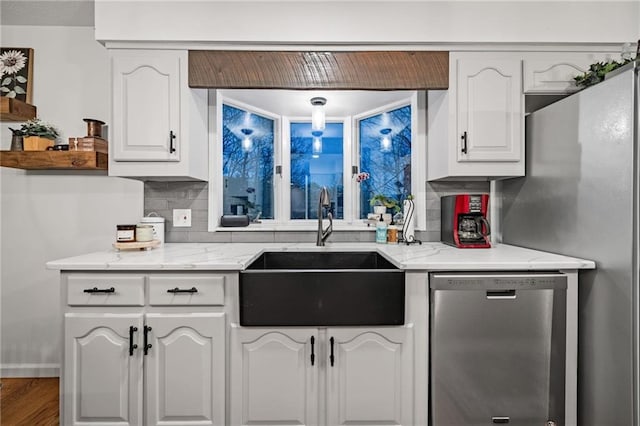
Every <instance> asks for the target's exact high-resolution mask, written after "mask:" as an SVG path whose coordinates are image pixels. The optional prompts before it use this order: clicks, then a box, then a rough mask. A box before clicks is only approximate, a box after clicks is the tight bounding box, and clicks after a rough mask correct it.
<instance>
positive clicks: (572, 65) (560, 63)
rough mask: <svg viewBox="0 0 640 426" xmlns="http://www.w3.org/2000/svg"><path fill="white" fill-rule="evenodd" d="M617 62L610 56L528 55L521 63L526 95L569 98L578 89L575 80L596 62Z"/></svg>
mask: <svg viewBox="0 0 640 426" xmlns="http://www.w3.org/2000/svg"><path fill="white" fill-rule="evenodd" d="M609 60H619V54H617V53H616V54H614V53H611V52H527V53H525V54H524V57H523V60H522V75H523V86H524V87H523V88H524V93H525V94H568V93H572V92H575V91H577V90H578V89H579V87H578V86H576V84H575V80H574V77H576V76H578V75H581V74H583V73H584V72H586V71H588V70H589V66H590V65H591V64H593V63H596V62H603V61H604V62H606V61H609Z"/></svg>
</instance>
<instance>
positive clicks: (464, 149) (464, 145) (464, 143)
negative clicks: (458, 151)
mask: <svg viewBox="0 0 640 426" xmlns="http://www.w3.org/2000/svg"><path fill="white" fill-rule="evenodd" d="M460 139H462V153H463V154H466V153H467V132H463V133H462V136H460Z"/></svg>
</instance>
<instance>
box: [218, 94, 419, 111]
mask: <svg viewBox="0 0 640 426" xmlns="http://www.w3.org/2000/svg"><path fill="white" fill-rule="evenodd" d="M218 93H219V94H222V96H224V97H225V98H227V99H230V100H235V101H238V102H242V103H244V104H247V105H250V106H253V107H257V108H260V109H262V110H265V111H267V112H271V113H274V114H276V115H284V116H289V117H306V116H311V103H310V100H311V98H313V97H315V96H321V97H323V98H326V99H327V103H326V105H325V114H326V116H327V117H344V116H348V115H357V114H361V113H363V112H367V111H371V110H374V109H377V108H380V107H381V106H384V105H387V104H390V103H394V102H400V101H405V100H408V99H409V98H410V97H411V95H412V94H413V93H414V92H413V91H410V90H397V91H365V90H271V89H260V90H255V89H224V90H218Z"/></svg>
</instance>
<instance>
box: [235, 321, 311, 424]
mask: <svg viewBox="0 0 640 426" xmlns="http://www.w3.org/2000/svg"><path fill="white" fill-rule="evenodd" d="M318 361H319V357H318V330H317V329H315V328H308V329H307V328H296V329H284V328H283V329H264V328H260V329H255V328H243V327H237V326H232V329H231V379H230V387H231V389H230V398H231V424H232V425H238V426H240V425H243V426H244V425H305V426H312V425H317V424H318V367H319V365H318V364H319V362H318Z"/></svg>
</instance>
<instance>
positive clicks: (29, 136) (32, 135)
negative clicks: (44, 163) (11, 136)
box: [20, 118, 60, 151]
mask: <svg viewBox="0 0 640 426" xmlns="http://www.w3.org/2000/svg"><path fill="white" fill-rule="evenodd" d="M20 132H21V133H22V134H23V140H24V150H25V151H45V150H46V149H47V148H48V147H50V146H53V144H54V143H55V141H56V139H58V137H59V136H60V133H59V132H58V129H57V128H56V127H55V126H53V125H51V124H49V123H45V122H43V121H41V120H40V119H39V118H34V119H32V120H29V121H27V122H26V123H24V124H23V125H22V127H20Z"/></svg>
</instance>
